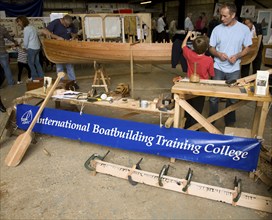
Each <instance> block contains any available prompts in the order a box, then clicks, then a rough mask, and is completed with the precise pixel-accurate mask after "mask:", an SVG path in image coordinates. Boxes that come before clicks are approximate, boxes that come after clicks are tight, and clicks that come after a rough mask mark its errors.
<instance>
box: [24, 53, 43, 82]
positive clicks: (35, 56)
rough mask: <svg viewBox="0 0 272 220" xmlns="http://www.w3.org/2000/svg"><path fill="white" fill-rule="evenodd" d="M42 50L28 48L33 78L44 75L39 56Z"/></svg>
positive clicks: (28, 58) (28, 59) (29, 64)
mask: <svg viewBox="0 0 272 220" xmlns="http://www.w3.org/2000/svg"><path fill="white" fill-rule="evenodd" d="M39 53H40V50H33V49H27V61H28V66H29V68H30V70H31V76H32V79H36V78H42V77H44V73H43V69H42V66H41V64H40V58H39Z"/></svg>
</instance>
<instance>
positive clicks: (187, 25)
mask: <svg viewBox="0 0 272 220" xmlns="http://www.w3.org/2000/svg"><path fill="white" fill-rule="evenodd" d="M192 16H193V14H192V13H191V12H189V13H188V14H187V18H185V21H184V29H185V31H193V30H194V25H193V22H192Z"/></svg>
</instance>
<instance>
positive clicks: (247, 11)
mask: <svg viewBox="0 0 272 220" xmlns="http://www.w3.org/2000/svg"><path fill="white" fill-rule="evenodd" d="M254 15H255V5H243V6H242V9H241V14H240V17H241V18H254Z"/></svg>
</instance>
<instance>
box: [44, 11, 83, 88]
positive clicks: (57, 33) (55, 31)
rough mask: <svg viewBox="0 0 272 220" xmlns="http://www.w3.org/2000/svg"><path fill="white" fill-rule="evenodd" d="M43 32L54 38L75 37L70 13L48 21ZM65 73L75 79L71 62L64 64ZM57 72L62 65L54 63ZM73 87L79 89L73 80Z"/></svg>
mask: <svg viewBox="0 0 272 220" xmlns="http://www.w3.org/2000/svg"><path fill="white" fill-rule="evenodd" d="M44 34H46V35H47V36H48V37H49V38H52V39H56V40H71V39H74V38H76V36H77V32H76V29H75V27H74V25H73V20H72V17H71V16H70V15H65V16H64V17H63V18H60V19H55V20H53V21H52V22H50V23H49V25H48V26H47V28H45V29H44ZM65 66H66V70H67V75H68V78H69V79H70V80H74V81H75V80H76V76H75V70H74V66H73V65H72V64H68V63H67V64H65ZM56 69H57V73H59V72H63V70H64V65H63V64H56ZM74 86H75V89H79V86H78V85H77V84H76V81H75V84H74Z"/></svg>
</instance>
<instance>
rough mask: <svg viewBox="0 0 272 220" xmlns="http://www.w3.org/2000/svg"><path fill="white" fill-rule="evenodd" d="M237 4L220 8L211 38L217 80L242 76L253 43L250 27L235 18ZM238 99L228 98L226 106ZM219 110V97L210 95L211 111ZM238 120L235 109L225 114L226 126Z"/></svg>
mask: <svg viewBox="0 0 272 220" xmlns="http://www.w3.org/2000/svg"><path fill="white" fill-rule="evenodd" d="M236 10H237V9H236V6H235V4H233V3H229V2H228V3H225V4H223V5H222V6H221V8H220V15H221V22H222V23H221V24H220V25H218V26H216V27H215V28H214V29H213V31H212V34H211V38H210V53H211V54H212V55H213V56H214V72H215V76H214V77H213V79H215V80H234V79H239V78H240V62H241V57H243V56H245V55H246V54H247V53H248V50H249V47H250V46H251V45H252V39H251V35H250V31H249V28H248V27H247V26H246V25H244V24H242V23H240V22H238V21H237V20H236V19H235V16H236ZM235 102H236V100H234V99H228V100H227V101H226V107H228V106H230V105H232V104H234V103H235ZM217 112H218V98H214V97H210V113H209V115H210V116H211V115H213V114H215V113H217ZM235 121H236V118H235V111H233V112H230V113H229V114H227V115H226V116H225V124H226V126H232V125H233V124H234V123H235Z"/></svg>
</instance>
